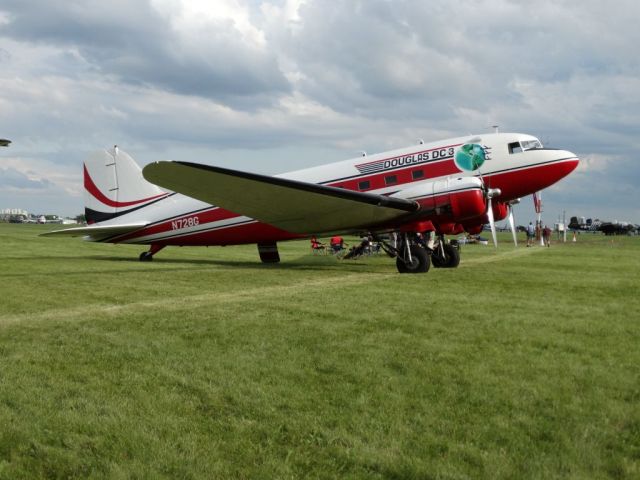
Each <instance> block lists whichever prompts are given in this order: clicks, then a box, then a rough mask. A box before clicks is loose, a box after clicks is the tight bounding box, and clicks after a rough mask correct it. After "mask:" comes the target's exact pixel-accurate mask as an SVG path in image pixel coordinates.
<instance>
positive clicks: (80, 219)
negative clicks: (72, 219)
mask: <svg viewBox="0 0 640 480" xmlns="http://www.w3.org/2000/svg"><path fill="white" fill-rule="evenodd" d="M86 221H87V219H86V218H85V216H84V213H81V214H80V215H76V223H85V222H86Z"/></svg>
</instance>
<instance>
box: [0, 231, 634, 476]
mask: <svg viewBox="0 0 640 480" xmlns="http://www.w3.org/2000/svg"><path fill="white" fill-rule="evenodd" d="M50 229H52V228H51V227H49V226H34V225H9V224H0V247H1V248H0V292H1V297H0V302H1V303H0V478H3V479H4V478H6V479H16V478H29V479H30V478H87V477H88V478H247V479H253V478H264V479H270V478H292V479H293V478H366V479H370V478H372V479H405V478H406V479H411V478H416V479H431V478H433V479H463V478H473V479H475V478H487V479H495V478H514V479H516V478H517V479H520V478H539V479H548V478H562V479H565V478H574V479H584V478H640V320H639V319H640V300H639V299H638V298H639V294H638V291H639V287H640V275H639V273H638V272H639V269H640V237H613V238H610V237H604V236H600V235H585V234H583V235H580V236H579V238H578V242H576V243H573V242H570V243H567V244H564V245H561V244H557V243H556V244H554V245H552V247H551V248H543V247H534V248H525V247H524V245H521V246H520V247H518V248H517V249H515V248H514V247H513V246H512V245H511V244H510V243H509V236H510V235H509V234H503V235H502V237H501V238H502V243H501V244H500V246H499V248H498V249H497V250H495V249H494V248H493V247H490V246H473V245H472V246H465V247H463V249H462V263H461V265H460V267H459V268H458V269H453V270H447V269H433V268H432V269H431V271H430V272H429V273H427V274H424V275H400V274H398V273H397V272H396V269H395V264H394V261H393V260H392V259H389V258H387V257H386V256H384V255H381V256H376V257H369V258H363V259H360V260H357V261H338V260H336V259H335V258H334V257H331V256H327V257H324V256H312V255H311V254H310V252H309V244H308V242H306V241H301V242H290V243H283V244H281V245H280V253H281V257H282V263H280V264H279V265H275V266H274V265H262V264H261V263H259V261H258V256H257V250H256V247H255V245H249V246H240V247H225V248H220V247H215V248H214V247H212V248H208V249H207V248H177V247H169V248H167V249H165V250H163V251H161V252H160V253H159V254H158V255H157V257H156V258H155V260H154V261H153V262H151V263H141V262H138V261H137V257H138V254H139V253H140V252H141V251H142V250H143V249H144V247H142V246H124V245H117V246H113V245H105V244H93V243H87V242H83V241H81V240H80V239H52V238H40V237H38V236H37V234H38V233H41V232H43V231H47V230H50ZM521 240H522V241H523V240H524V239H521ZM523 243H524V242H523Z"/></svg>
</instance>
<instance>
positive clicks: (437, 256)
mask: <svg viewBox="0 0 640 480" xmlns="http://www.w3.org/2000/svg"><path fill="white" fill-rule="evenodd" d="M441 248H442V249H441ZM443 252H444V255H443ZM431 262H432V263H433V266H434V267H436V268H456V267H457V266H458V265H460V252H459V251H458V249H457V248H456V247H454V246H453V245H451V244H449V243H445V244H444V245H442V247H438V248H436V250H435V251H434V252H433V254H432V255H431Z"/></svg>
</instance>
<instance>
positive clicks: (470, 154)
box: [455, 143, 487, 171]
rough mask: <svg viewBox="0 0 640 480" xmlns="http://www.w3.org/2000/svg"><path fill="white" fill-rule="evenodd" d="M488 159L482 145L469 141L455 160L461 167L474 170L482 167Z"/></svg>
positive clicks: (461, 148) (459, 151)
mask: <svg viewBox="0 0 640 480" xmlns="http://www.w3.org/2000/svg"><path fill="white" fill-rule="evenodd" d="M486 159H487V158H486V155H485V152H484V148H482V145H478V144H477V143H467V144H466V145H463V146H462V147H460V150H458V153H456V157H455V162H456V165H457V166H458V167H460V169H462V170H468V171H473V170H477V169H478V168H480V167H481V166H482V164H483V163H484V161H485V160H486Z"/></svg>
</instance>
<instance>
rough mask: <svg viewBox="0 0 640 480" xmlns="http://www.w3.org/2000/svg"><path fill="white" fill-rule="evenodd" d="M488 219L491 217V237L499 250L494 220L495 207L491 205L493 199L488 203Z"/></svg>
mask: <svg viewBox="0 0 640 480" xmlns="http://www.w3.org/2000/svg"><path fill="white" fill-rule="evenodd" d="M487 205H488V207H487V217H489V226H490V227H491V236H492V237H493V245H494V246H495V247H496V248H498V236H497V235H496V222H495V220H494V219H493V205H492V204H491V197H489V201H488V202H487Z"/></svg>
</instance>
